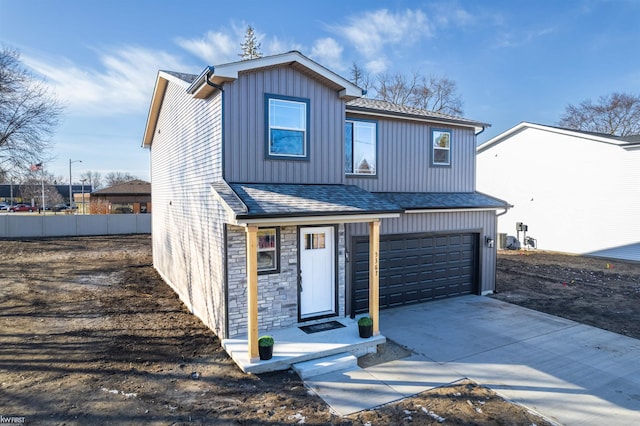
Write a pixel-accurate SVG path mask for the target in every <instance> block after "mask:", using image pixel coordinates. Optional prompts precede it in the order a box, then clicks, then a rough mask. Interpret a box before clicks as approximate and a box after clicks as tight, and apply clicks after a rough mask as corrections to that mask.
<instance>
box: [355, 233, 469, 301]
mask: <svg viewBox="0 0 640 426" xmlns="http://www.w3.org/2000/svg"><path fill="white" fill-rule="evenodd" d="M478 241H479V237H478V235H477V234H473V233H468V234H448V235H443V234H402V235H382V236H381V237H380V280H379V283H380V308H381V309H384V308H391V307H395V306H402V305H407V304H412V303H419V302H425V301H428V300H433V299H440V298H444V297H453V296H458V295H463V294H470V293H474V292H476V285H477V270H478V267H477V265H478V263H477V262H478V256H477V252H478V248H477V245H478ZM353 247H354V248H355V256H354V257H355V259H354V271H353V273H352V277H353V283H352V284H353V286H354V292H353V301H352V310H353V311H354V313H361V312H367V311H368V307H369V302H368V297H369V289H368V285H369V269H368V268H369V266H368V265H369V243H368V239H367V238H366V237H357V238H355V239H354V244H353Z"/></svg>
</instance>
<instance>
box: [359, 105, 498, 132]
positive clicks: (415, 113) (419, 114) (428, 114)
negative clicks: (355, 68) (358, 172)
mask: <svg viewBox="0 0 640 426" xmlns="http://www.w3.org/2000/svg"><path fill="white" fill-rule="evenodd" d="M346 107H347V111H351V112H358V111H361V112H383V113H389V114H395V115H398V116H404V117H413V118H421V119H431V120H437V121H444V122H449V123H451V124H461V125H467V126H479V127H489V124H487V123H482V122H479V121H475V120H469V119H468V118H463V117H456V116H455V115H448V114H442V113H439V112H435V111H428V110H426V109H421V108H414V107H410V106H405V105H398V104H394V103H391V102H387V101H382V100H378V99H368V98H356V99H353V100H351V101H349V102H347V103H346Z"/></svg>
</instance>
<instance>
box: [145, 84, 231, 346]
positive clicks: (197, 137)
mask: <svg viewBox="0 0 640 426" xmlns="http://www.w3.org/2000/svg"><path fill="white" fill-rule="evenodd" d="M221 123H222V121H221V94H220V93H217V94H216V95H214V96H213V97H211V98H209V99H206V100H199V99H193V98H192V97H191V96H190V95H188V94H187V93H186V92H185V89H184V87H181V86H178V85H176V84H174V83H171V82H170V83H169V85H168V86H167V90H166V94H165V97H164V100H163V103H162V108H161V110H160V115H159V120H158V125H157V128H156V133H155V135H154V138H153V141H152V145H151V180H152V186H151V189H152V198H153V223H152V240H153V262H154V267H155V268H156V269H157V270H158V272H159V273H160V275H161V276H162V277H163V279H164V280H165V281H166V282H167V283H169V285H171V287H172V288H173V289H174V290H175V291H176V292H177V293H178V295H179V296H180V298H181V300H182V301H183V302H184V303H185V304H186V305H187V306H188V308H189V309H190V310H191V311H192V312H193V313H195V314H196V315H197V316H198V317H199V318H200V319H201V320H202V321H203V322H204V323H205V324H206V325H207V326H209V327H210V328H211V329H212V330H213V331H214V332H216V333H217V334H218V335H219V336H220V337H226V336H225V332H226V315H225V310H226V303H225V289H224V282H225V269H224V261H223V259H224V257H225V248H224V240H225V238H224V228H223V224H222V221H221V219H220V218H221V217H223V215H224V211H223V209H222V206H220V204H219V203H218V202H216V201H215V199H214V198H213V196H212V190H211V187H210V184H211V182H212V181H214V180H216V179H219V178H220V177H221V175H222V170H221V159H222V157H221V149H220V147H221V142H222V131H221V130H222V127H221Z"/></svg>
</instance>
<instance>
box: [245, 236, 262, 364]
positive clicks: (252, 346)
mask: <svg viewBox="0 0 640 426" xmlns="http://www.w3.org/2000/svg"><path fill="white" fill-rule="evenodd" d="M245 230H246V233H247V343H248V348H247V355H248V357H249V362H255V361H257V360H258V359H259V354H258V227H257V226H247V227H246V228H245Z"/></svg>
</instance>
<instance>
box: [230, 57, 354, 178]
mask: <svg viewBox="0 0 640 426" xmlns="http://www.w3.org/2000/svg"><path fill="white" fill-rule="evenodd" d="M224 90H225V103H224V106H225V139H226V141H225V177H226V179H227V181H229V182H277V183H319V184H320V183H322V184H333V183H343V181H344V173H343V171H344V169H343V146H342V145H343V142H342V141H343V132H344V102H343V101H341V100H340V99H339V98H338V94H337V92H335V91H334V90H331V89H329V88H327V87H326V86H324V85H322V84H321V83H320V82H318V81H316V80H313V79H311V78H309V77H307V76H305V75H303V74H301V73H300V72H298V71H296V70H294V69H293V68H291V67H279V68H274V69H268V70H261V71H256V72H251V73H245V74H241V75H240V76H239V78H238V79H237V80H236V81H233V82H231V83H226V84H225V86H224ZM265 93H269V94H277V95H283V96H293V97H299V98H306V99H309V100H310V121H311V122H310V123H309V128H310V134H309V137H310V139H309V141H310V148H309V150H310V161H287V160H271V159H269V160H267V159H265V111H264V95H265Z"/></svg>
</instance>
